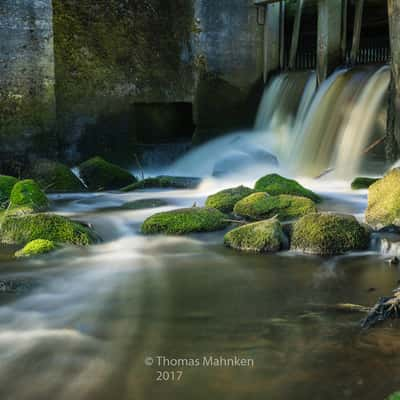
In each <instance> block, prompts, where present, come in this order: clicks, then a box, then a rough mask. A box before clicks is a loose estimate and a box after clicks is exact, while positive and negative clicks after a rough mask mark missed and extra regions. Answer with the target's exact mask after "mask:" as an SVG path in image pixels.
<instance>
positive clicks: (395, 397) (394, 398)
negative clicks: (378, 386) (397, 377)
mask: <svg viewBox="0 0 400 400" xmlns="http://www.w3.org/2000/svg"><path fill="white" fill-rule="evenodd" d="M386 400H400V392H396V393H393V394H391V395H390V396H389V397H386Z"/></svg>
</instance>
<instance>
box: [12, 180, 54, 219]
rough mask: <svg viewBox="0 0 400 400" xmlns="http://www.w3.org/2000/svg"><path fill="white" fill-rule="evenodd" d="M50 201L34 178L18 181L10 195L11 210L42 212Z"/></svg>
mask: <svg viewBox="0 0 400 400" xmlns="http://www.w3.org/2000/svg"><path fill="white" fill-rule="evenodd" d="M48 207H49V201H48V199H47V197H46V195H45V194H44V193H43V191H42V190H41V189H40V187H39V185H38V184H37V183H36V182H35V181H34V180H32V179H25V180H23V181H19V182H17V183H16V184H15V185H14V187H13V189H12V191H11V195H10V206H9V210H10V211H11V212H17V211H18V212H21V213H22V212H23V213H27V212H40V211H46V210H47V209H48Z"/></svg>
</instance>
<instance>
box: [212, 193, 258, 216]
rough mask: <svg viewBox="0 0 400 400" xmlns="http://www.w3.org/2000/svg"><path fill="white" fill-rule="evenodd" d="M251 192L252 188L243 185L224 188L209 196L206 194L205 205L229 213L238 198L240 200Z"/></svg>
mask: <svg viewBox="0 0 400 400" xmlns="http://www.w3.org/2000/svg"><path fill="white" fill-rule="evenodd" d="M253 192H254V190H253V189H250V188H248V187H245V186H238V187H235V188H232V189H225V190H222V191H220V192H218V193H215V194H213V195H211V196H208V198H207V200H206V207H209V208H216V209H217V210H220V211H222V212H224V213H230V212H232V211H233V207H234V206H235V204H236V203H237V202H238V201H239V200H242V199H243V198H245V197H247V196H249V195H250V194H252V193H253Z"/></svg>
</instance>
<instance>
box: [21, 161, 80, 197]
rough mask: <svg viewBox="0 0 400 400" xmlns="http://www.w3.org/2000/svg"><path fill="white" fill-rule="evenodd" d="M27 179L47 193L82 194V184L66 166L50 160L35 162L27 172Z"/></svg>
mask: <svg viewBox="0 0 400 400" xmlns="http://www.w3.org/2000/svg"><path fill="white" fill-rule="evenodd" d="M28 175H29V177H31V178H33V179H35V180H36V182H37V183H38V184H39V186H40V187H41V188H42V190H44V191H45V192H48V193H67V192H72V193H74V192H82V191H84V190H85V187H84V185H83V183H82V182H81V181H80V180H79V179H78V177H77V176H76V175H75V174H74V173H73V172H72V171H71V170H70V168H68V167H67V166H66V165H64V164H61V163H59V162H56V161H51V160H37V161H35V162H34V163H33V164H32V166H31V170H30V171H29V174H28Z"/></svg>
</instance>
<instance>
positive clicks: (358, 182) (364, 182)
mask: <svg viewBox="0 0 400 400" xmlns="http://www.w3.org/2000/svg"><path fill="white" fill-rule="evenodd" d="M378 180H379V178H364V177H358V178H355V179H354V180H353V182H351V188H352V189H353V190H361V189H368V188H369V187H370V186H371V185H372V184H374V183H375V182H377V181H378Z"/></svg>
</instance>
